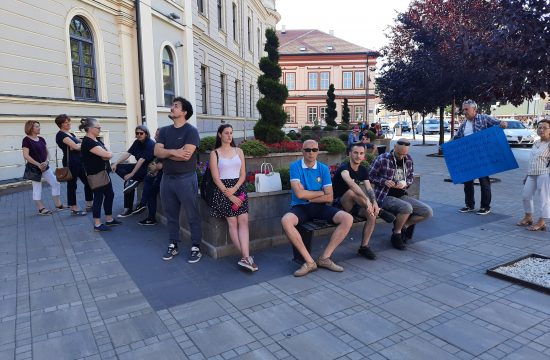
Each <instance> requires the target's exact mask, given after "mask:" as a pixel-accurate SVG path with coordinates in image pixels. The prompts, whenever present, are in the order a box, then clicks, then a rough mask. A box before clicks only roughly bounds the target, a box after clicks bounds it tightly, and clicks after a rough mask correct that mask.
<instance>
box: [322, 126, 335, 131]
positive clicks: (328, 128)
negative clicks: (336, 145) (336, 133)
mask: <svg viewBox="0 0 550 360" xmlns="http://www.w3.org/2000/svg"><path fill="white" fill-rule="evenodd" d="M323 130H325V131H332V130H334V126H330V125H327V126H325V127H324V128H323Z"/></svg>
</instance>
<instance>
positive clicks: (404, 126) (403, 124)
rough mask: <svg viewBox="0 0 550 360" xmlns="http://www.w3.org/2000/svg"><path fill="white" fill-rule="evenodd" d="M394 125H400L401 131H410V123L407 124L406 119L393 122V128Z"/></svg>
mask: <svg viewBox="0 0 550 360" xmlns="http://www.w3.org/2000/svg"><path fill="white" fill-rule="evenodd" d="M396 127H401V130H402V131H403V132H409V131H411V124H409V123H408V122H406V121H402V122H397V123H395V126H394V129H395V128H396Z"/></svg>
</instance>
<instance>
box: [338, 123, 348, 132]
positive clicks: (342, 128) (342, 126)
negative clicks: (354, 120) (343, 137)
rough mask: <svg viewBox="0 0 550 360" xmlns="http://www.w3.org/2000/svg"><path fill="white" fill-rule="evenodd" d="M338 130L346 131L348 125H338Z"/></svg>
mask: <svg viewBox="0 0 550 360" xmlns="http://www.w3.org/2000/svg"><path fill="white" fill-rule="evenodd" d="M338 130H345V131H348V130H349V125H348V124H340V125H338Z"/></svg>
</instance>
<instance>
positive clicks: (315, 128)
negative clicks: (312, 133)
mask: <svg viewBox="0 0 550 360" xmlns="http://www.w3.org/2000/svg"><path fill="white" fill-rule="evenodd" d="M311 130H321V125H313V127H312V128H311Z"/></svg>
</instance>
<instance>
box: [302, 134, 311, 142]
mask: <svg viewBox="0 0 550 360" xmlns="http://www.w3.org/2000/svg"><path fill="white" fill-rule="evenodd" d="M309 139H312V137H311V135H309V134H305V135H302V138H301V139H300V140H302V142H304V141H306V140H309Z"/></svg>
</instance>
